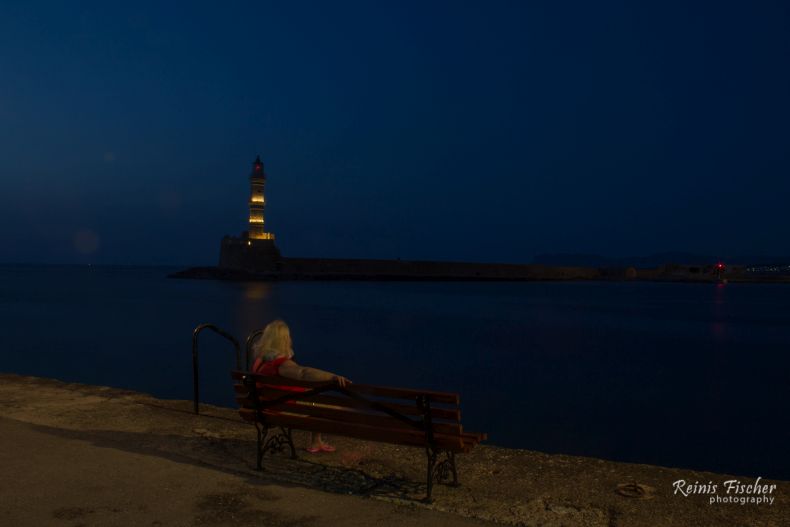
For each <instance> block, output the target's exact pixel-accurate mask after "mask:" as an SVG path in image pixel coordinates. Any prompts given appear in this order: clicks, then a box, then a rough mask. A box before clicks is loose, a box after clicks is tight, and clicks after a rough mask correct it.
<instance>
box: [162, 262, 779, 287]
mask: <svg viewBox="0 0 790 527" xmlns="http://www.w3.org/2000/svg"><path fill="white" fill-rule="evenodd" d="M284 260H285V262H286V264H285V265H284V266H283V268H282V269H281V270H279V271H272V272H260V271H251V270H244V269H227V268H221V267H191V268H188V269H184V270H181V271H177V272H175V273H172V274H170V275H168V277H169V278H182V279H195V280H223V281H235V282H251V281H260V282H273V281H375V282H580V281H584V282H593V281H600V282H675V283H678V282H679V283H714V284H715V283H771V284H775V283H790V276H787V275H750V274H748V273H746V272H745V271H743V270H741V269H737V270H735V271H733V272H730V273H727V274H725V275H723V277H722V278H718V277H717V276H716V275H711V274H705V273H701V272H697V273H695V272H693V271H691V270H689V269H694V267H693V266H675V267H669V266H662V267H658V268H653V269H634V268H626V269H620V268H617V269H613V268H594V267H554V266H546V265H518V264H474V263H454V262H446V263H445V262H408V261H400V260H392V261H387V260H369V261H365V260H322V259H310V260H308V259H299V260H298V262H299V264H300V265H298V266H297V265H289V264H288V260H286V259H284ZM306 262H308V263H307V264H306ZM348 262H351V264H350V265H349V263H348ZM368 262H370V263H371V265H370V266H369V268H366V264H367V263H368Z"/></svg>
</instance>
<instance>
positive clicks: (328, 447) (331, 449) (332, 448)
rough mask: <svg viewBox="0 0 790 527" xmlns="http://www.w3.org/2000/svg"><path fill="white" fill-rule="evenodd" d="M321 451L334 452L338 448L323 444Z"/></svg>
mask: <svg viewBox="0 0 790 527" xmlns="http://www.w3.org/2000/svg"><path fill="white" fill-rule="evenodd" d="M321 450H322V451H324V452H334V451H335V450H336V448H335V447H333V446H332V445H327V444H323V445H321Z"/></svg>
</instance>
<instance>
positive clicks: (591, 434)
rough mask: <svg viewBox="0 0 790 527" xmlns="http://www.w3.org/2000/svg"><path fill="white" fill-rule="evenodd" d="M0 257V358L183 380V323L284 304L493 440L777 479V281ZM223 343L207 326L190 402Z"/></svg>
mask: <svg viewBox="0 0 790 527" xmlns="http://www.w3.org/2000/svg"><path fill="white" fill-rule="evenodd" d="M174 270H176V269H168V268H113V267H36V266H32V267H22V266H4V267H0V320H2V331H1V332H0V371H5V372H14V373H20V374H28V375H39V376H45V377H54V378H58V379H63V380H66V381H78V382H83V383H89V384H100V385H111V386H117V387H123V388H130V389H134V390H139V391H144V392H149V393H151V394H153V395H155V396H157V397H163V398H178V399H191V396H192V379H191V333H192V329H193V328H194V327H195V326H197V325H198V324H200V323H204V322H212V323H215V324H217V325H219V326H220V327H222V328H225V329H227V330H228V331H229V332H231V333H232V334H233V335H235V336H236V337H237V338H238V339H239V340H242V341H243V340H244V339H245V338H246V336H247V335H248V334H249V333H250V332H251V331H253V330H255V329H257V328H260V327H262V326H263V325H265V324H266V323H267V322H269V321H270V320H272V319H274V318H277V317H279V318H282V319H284V320H285V321H286V322H287V323H288V324H289V325H290V326H291V329H292V332H293V337H294V349H295V351H296V358H297V360H298V361H299V362H301V363H303V364H307V365H312V366H316V367H319V368H323V369H328V370H331V371H336V372H339V373H342V374H344V375H346V376H347V377H349V378H350V379H352V380H354V381H358V382H365V383H376V384H386V385H395V386H404V387H421V388H433V389H437V390H448V391H458V392H460V393H461V402H462V409H463V422H464V425H465V428H467V429H468V430H474V431H485V432H488V434H489V438H490V441H489V442H490V443H491V444H495V445H502V446H508V447H518V448H527V449H532V450H539V451H544V452H550V453H567V454H578V455H585V456H595V457H601V458H606V459H613V460H620V461H631V462H641V463H652V464H658V465H665V466H674V467H685V468H693V469H704V470H714V471H722V472H728V473H735V474H738V475H745V476H758V475H759V476H763V477H772V478H780V479H788V480H790V455H788V444H790V422H789V421H788V414H789V412H788V403H790V382H788V381H789V380H790V350H788V344H790V286H788V285H765V284H759V285H758V284H728V285H725V286H721V285H719V286H717V285H712V284H671V283H665V284H658V283H603V282H588V283H571V282H567V283H452V282H439V283H418V282H386V283H372V282H283V283H272V284H266V283H224V282H213V281H191V280H174V279H168V278H166V275H167V274H168V273H169V272H172V271H174ZM231 350H232V348H231V347H230V346H229V345H228V344H227V343H226V342H225V341H223V340H222V339H220V338H219V337H217V336H215V335H213V334H211V333H209V332H204V333H203V336H202V337H201V363H202V364H201V370H202V371H201V375H202V386H201V389H202V393H203V400H204V402H211V403H215V404H220V405H224V406H232V405H233V394H232V389H231V383H230V380H229V375H228V372H229V370H230V369H231V368H232V366H233V353H232V351H231Z"/></svg>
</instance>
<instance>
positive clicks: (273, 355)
mask: <svg viewBox="0 0 790 527" xmlns="http://www.w3.org/2000/svg"><path fill="white" fill-rule="evenodd" d="M253 351H254V352H255V358H256V359H261V360H262V361H264V362H268V361H271V360H274V359H279V358H280V357H288V358H289V359H290V358H291V357H293V356H294V351H293V349H292V348H291V332H290V330H289V329H288V324H286V323H285V322H283V321H282V320H280V319H277V320H275V321H273V322H269V324H268V325H267V326H266V327H265V328H264V330H263V334H262V335H261V336H260V337H259V338H258V340H257V341H256V342H255V344H254V345H253Z"/></svg>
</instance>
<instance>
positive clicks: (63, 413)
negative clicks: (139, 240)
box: [0, 375, 790, 527]
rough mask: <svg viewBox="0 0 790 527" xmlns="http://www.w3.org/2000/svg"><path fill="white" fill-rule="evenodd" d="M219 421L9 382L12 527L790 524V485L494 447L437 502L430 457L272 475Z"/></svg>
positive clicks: (3, 396)
mask: <svg viewBox="0 0 790 527" xmlns="http://www.w3.org/2000/svg"><path fill="white" fill-rule="evenodd" d="M204 411H205V412H206V414H207V415H201V416H195V415H194V414H192V413H191V404H190V403H189V402H187V401H162V400H157V399H154V398H152V397H149V396H147V395H144V394H139V393H133V392H127V391H121V390H116V389H112V388H106V387H97V386H86V385H78V384H65V383H61V382H58V381H52V380H47V379H40V378H33V377H19V376H15V375H0V467H2V470H0V497H1V499H0V525H20V526H22V525H62V526H69V527H80V526H83V527H84V526H92V525H145V526H169V525H184V526H188V525H189V526H192V525H228V526H230V525H233V526H239V527H244V526H252V525H266V526H301V525H304V526H324V525H326V526H330V525H332V526H338V525H360V526H361V525H366V526H367V525H380V526H385V525H395V526H401V525H404V526H406V525H428V526H431V525H437V526H440V525H447V526H455V525H459V526H466V525H469V526H471V525H493V524H505V525H534V526H603V527H621V526H653V525H662V526H664V525H666V526H773V527H780V526H787V525H790V499H788V495H787V492H788V489H790V482H783V481H765V480H763V481H761V483H768V484H776V485H777V488H776V490H775V491H774V492H773V493H772V494H771V496H772V497H774V502H773V504H760V505H755V504H745V505H741V504H735V503H719V504H713V505H711V504H709V501H710V496H708V495H689V496H688V497H683V496H681V495H678V494H674V493H673V482H674V481H677V480H680V479H684V480H687V481H688V482H690V483H693V482H695V481H699V482H700V483H707V482H709V481H711V482H713V483H717V484H718V486H719V489H720V490H719V491H718V495H720V496H726V495H727V494H726V491H724V490H723V482H724V481H726V480H728V479H740V480H741V481H743V482H744V483H752V482H753V480H754V478H751V477H748V478H747V477H730V476H725V475H720V474H713V473H706V472H695V471H691V470H684V469H670V468H662V467H655V466H649V465H636V464H626V463H614V462H609V461H602V460H597V459H592V458H582V457H572V456H561V455H546V454H541V453H538V452H531V451H526V450H511V449H503V448H496V447H487V446H482V447H480V448H478V449H476V450H475V451H474V452H473V453H471V454H468V455H465V456H461V458H460V459H459V469H460V477H461V482H462V486H461V487H460V488H456V489H453V488H447V487H443V486H440V487H439V488H438V489H436V490H435V493H434V494H435V500H434V503H433V504H431V505H426V504H423V503H420V502H419V501H418V498H420V497H421V496H422V495H423V493H424V487H423V486H422V485H423V483H422V482H423V478H424V474H423V472H424V454H423V452H422V451H420V450H419V449H411V448H400V447H396V446H391V445H383V444H379V443H368V442H364V441H356V440H349V439H343V438H339V437H337V438H332V440H333V442H334V443H335V444H336V446H338V452H336V453H334V454H322V455H317V456H310V455H309V454H307V453H303V455H302V458H301V459H300V460H296V461H293V460H290V459H286V458H283V457H275V458H267V459H266V461H265V463H266V467H267V470H266V471H265V472H263V473H258V472H256V471H255V470H254V469H253V464H254V448H255V447H254V444H255V441H254V440H255V434H254V429H253V428H252V427H251V426H250V425H248V424H246V423H243V422H241V421H240V419H238V417H237V414H236V413H235V412H234V411H232V410H229V409H221V408H213V407H205V408H204ZM305 440H306V438H305V437H304V436H298V437H297V441H298V444H301V445H304V443H305ZM308 456H309V457H308ZM624 484H626V485H627V484H637V485H639V487H638V488H639V489H641V492H637V493H634V492H629V491H628V488H626V489H625V490H623V488H622V487H621V485H624ZM618 489H620V490H618Z"/></svg>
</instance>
